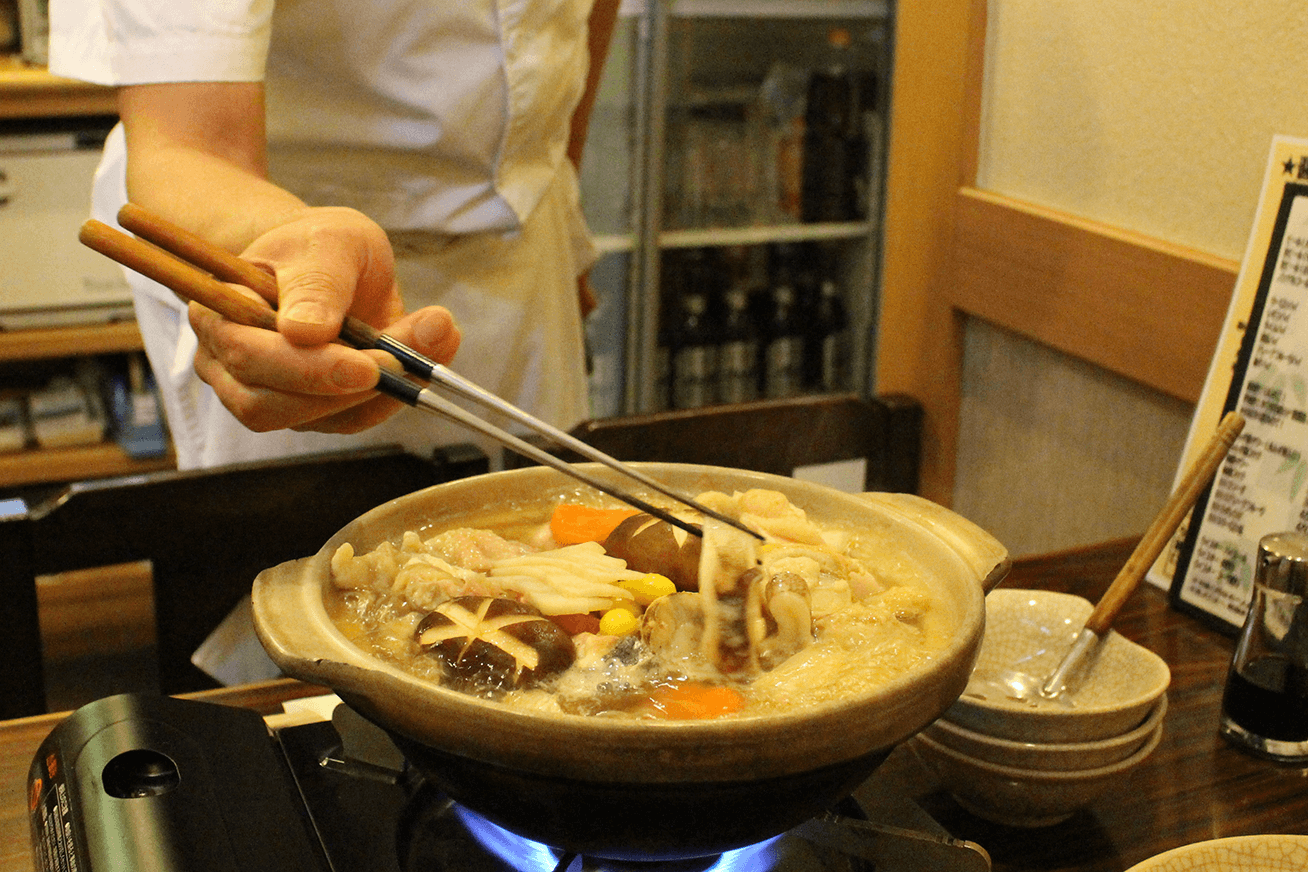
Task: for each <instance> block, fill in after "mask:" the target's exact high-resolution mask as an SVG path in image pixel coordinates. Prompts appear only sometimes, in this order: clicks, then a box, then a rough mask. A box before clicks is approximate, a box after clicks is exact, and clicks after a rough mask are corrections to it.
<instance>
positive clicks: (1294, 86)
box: [954, 0, 1308, 555]
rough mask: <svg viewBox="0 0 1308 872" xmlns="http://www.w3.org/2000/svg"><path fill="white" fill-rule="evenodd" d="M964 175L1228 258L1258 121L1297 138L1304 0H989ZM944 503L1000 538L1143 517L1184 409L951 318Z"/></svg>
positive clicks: (1160, 487) (1076, 530)
mask: <svg viewBox="0 0 1308 872" xmlns="http://www.w3.org/2000/svg"><path fill="white" fill-rule="evenodd" d="M989 28H990V32H989V39H988V45H987V78H986V83H985V92H984V104H983V119H982V129H981V153H980V156H979V157H980V163H979V179H978V181H979V183H980V186H981V187H983V188H986V189H989V190H993V191H997V192H999V193H1002V194H1006V195H1008V196H1012V197H1016V198H1019V199H1023V200H1029V201H1033V202H1035V203H1039V204H1041V205H1045V206H1050V207H1053V208H1056V209H1062V210H1065V211H1068V212H1071V213H1074V214H1076V215H1080V216H1083V217H1087V218H1091V219H1094V220H1098V221H1104V222H1108V223H1110V224H1114V225H1117V226H1120V227H1124V228H1127V229H1130V230H1135V231H1139V232H1142V233H1146V234H1149V235H1152V236H1156V237H1159V238H1162V239H1164V240H1167V241H1170V242H1175V243H1179V244H1182V245H1188V246H1192V247H1195V248H1199V249H1202V250H1205V251H1208V252H1211V253H1213V254H1217V255H1221V256H1224V257H1229V258H1235V259H1239V258H1241V257H1242V256H1243V253H1244V246H1245V242H1246V237H1247V236H1248V233H1249V229H1250V225H1251V223H1252V220H1253V215H1254V212H1255V210H1256V207H1257V197H1258V188H1259V185H1260V184H1261V180H1262V174H1263V166H1264V164H1265V162H1266V158H1267V153H1268V149H1269V147H1270V145H1271V138H1272V136H1273V134H1276V133H1285V134H1290V135H1297V136H1305V137H1308V95H1306V94H1305V87H1304V83H1305V81H1308V6H1305V5H1304V3H1303V2H1302V0H1260V2H1256V3H1249V2H1245V0H1238V2H1235V0H1150V2H1143V3H1142V2H1140V0H991V2H990V14H989ZM963 392H964V397H963V405H962V409H961V416H962V419H961V439H960V443H961V444H960V449H959V455H958V460H959V473H958V479H957V484H956V491H955V499H954V506H955V508H956V509H957V510H958V511H960V512H962V513H963V514H964V515H965V516H967V517H969V518H972V519H973V520H975V521H976V522H977V523H979V524H981V525H982V526H984V527H986V528H987V529H989V530H990V531H991V532H993V533H994V534H995V535H996V536H998V537H999V539H1000V540H1002V541H1004V542H1005V543H1006V544H1007V545H1008V546H1009V549H1010V551H1012V552H1013V553H1014V554H1019V555H1020V554H1029V553H1036V552H1043V551H1050V550H1057V549H1061V548H1067V547H1074V546H1077V545H1082V544H1088V543H1091V542H1095V541H1098V540H1102V539H1105V538H1110V537H1114V536H1120V535H1130V534H1132V533H1140V532H1143V530H1144V528H1145V526H1146V525H1147V524H1148V522H1149V520H1150V519H1151V518H1152V516H1153V514H1154V513H1155V512H1156V511H1157V509H1158V508H1159V507H1160V506H1161V504H1162V502H1163V500H1164V499H1165V498H1166V496H1167V494H1168V492H1169V491H1170V490H1171V486H1172V476H1173V474H1174V472H1175V467H1176V462H1177V460H1178V458H1179V456H1180V451H1181V446H1182V443H1183V440H1184V437H1185V432H1186V430H1187V428H1188V425H1189V417H1190V412H1191V410H1190V408H1189V407H1188V406H1186V405H1184V404H1181V403H1178V402H1176V401H1174V400H1170V399H1168V398H1166V397H1161V396H1158V395H1155V394H1153V393H1152V392H1151V391H1148V390H1146V389H1143V388H1141V387H1139V386H1137V385H1134V384H1131V383H1129V382H1126V381H1123V380H1121V379H1118V378H1116V377H1115V376H1109V375H1107V374H1105V373H1102V372H1099V371H1097V370H1095V369H1094V368H1092V367H1088V366H1086V365H1084V364H1082V363H1081V362H1079V361H1075V360H1071V359H1068V358H1066V357H1064V356H1062V355H1059V354H1057V353H1055V352H1052V351H1050V350H1049V349H1046V348H1042V347H1040V346H1037V345H1035V344H1033V343H1030V342H1027V341H1025V340H1022V339H1019V338H1017V337H1014V336H1011V335H1009V334H1006V333H1004V332H1002V331H998V330H995V329H993V328H991V327H988V326H987V325H983V324H972V325H970V326H969V328H968V334H967V346H966V353H965V363H964V374H963Z"/></svg>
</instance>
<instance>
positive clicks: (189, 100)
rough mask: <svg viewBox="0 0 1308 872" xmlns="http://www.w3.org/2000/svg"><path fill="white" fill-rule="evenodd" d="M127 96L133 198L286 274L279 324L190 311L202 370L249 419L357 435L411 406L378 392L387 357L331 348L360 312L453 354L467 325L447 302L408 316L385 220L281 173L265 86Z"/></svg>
mask: <svg viewBox="0 0 1308 872" xmlns="http://www.w3.org/2000/svg"><path fill="white" fill-rule="evenodd" d="M118 103H119V113H120V117H121V118H122V122H123V127H124V130H125V132H126V137H127V154H128V168H127V190H128V195H129V197H130V199H131V200H132V201H133V202H135V203H137V204H138V205H141V206H143V207H145V208H147V209H150V210H152V211H154V212H157V213H158V214H160V215H162V216H163V217H165V218H167V219H169V220H171V221H173V222H174V223H176V224H179V225H181V226H182V227H185V228H187V229H189V230H191V231H193V232H195V233H198V234H200V235H201V236H204V237H205V238H207V239H209V240H211V241H213V242H216V243H218V244H219V245H222V246H223V247H225V248H227V249H228V250H230V251H233V252H236V253H238V254H241V255H242V256H243V257H245V258H246V259H247V260H250V261H252V262H254V263H256V264H258V265H260V266H261V267H263V268H265V269H268V270H269V271H271V272H272V273H273V274H274V275H276V276H277V280H278V285H279V289H280V299H279V300H278V301H276V302H277V305H278V332H277V333H271V332H269V331H263V330H255V329H253V328H246V327H241V326H240V325H236V324H232V323H231V322H228V321H225V320H223V319H221V318H219V317H218V316H217V315H215V314H214V313H212V312H210V311H208V310H204V309H201V308H200V307H198V306H194V305H192V306H191V310H190V319H191V324H192V326H193V327H194V328H195V332H196V335H197V337H198V338H199V340H200V348H199V350H198V351H197V353H196V357H195V370H196V373H197V374H198V375H199V376H200V377H201V378H202V379H204V381H205V382H207V383H208V384H210V385H211V386H212V387H213V388H214V390H215V391H216V392H217V394H218V397H219V399H220V400H221V401H222V402H223V405H225V406H226V407H227V408H228V409H229V410H231V412H232V413H233V414H234V415H235V416H236V417H237V418H238V419H239V420H240V421H241V422H242V423H244V424H245V425H246V426H247V427H249V428H251V429H253V430H258V431H263V430H274V429H282V428H287V427H293V428H297V429H311V430H322V431H327V432H356V431H358V430H361V429H365V428H366V427H369V426H372V425H373V424H376V423H379V422H380V421H382V420H384V419H385V418H387V417H389V416H390V415H391V414H393V413H394V412H395V411H397V410H398V408H399V406H398V404H396V403H394V402H393V401H391V400H387V399H385V398H382V397H378V396H377V395H376V394H375V393H374V392H373V391H372V390H371V388H372V387H373V386H375V384H376V382H377V377H378V366H379V365H381V364H385V363H389V361H388V359H387V356H386V355H382V354H380V353H378V352H361V351H356V350H354V349H350V348H346V347H344V346H342V345H339V344H332V343H330V340H331V339H332V338H333V337H335V336H336V334H337V333H338V331H339V329H340V323H341V319H342V317H343V316H344V314H345V313H346V312H347V311H348V312H349V313H351V314H353V315H355V316H356V317H358V318H361V319H363V320H364V321H367V322H368V323H370V324H373V325H375V326H378V327H385V328H386V329H387V331H388V332H389V333H391V334H392V335H394V336H395V337H396V338H398V339H400V340H401V341H402V342H407V343H409V344H410V345H413V346H415V347H417V348H418V349H419V350H420V351H423V352H424V353H426V354H427V355H428V356H429V357H432V358H434V359H436V360H438V361H441V362H448V361H449V360H450V358H451V357H452V356H453V354H454V350H455V348H457V346H458V340H459V336H458V330H457V328H455V327H454V324H453V321H452V319H451V318H450V315H449V313H448V312H447V311H445V310H444V309H440V308H438V307H428V308H426V309H421V310H419V311H418V312H414V313H410V314H407V315H406V314H405V312H404V309H403V304H402V302H401V299H400V295H399V291H398V288H397V287H396V285H395V276H394V257H393V254H392V252H391V249H390V243H389V241H388V240H387V238H386V234H385V232H384V231H382V229H381V228H380V227H378V226H377V225H376V224H375V223H374V222H372V221H370V220H369V219H367V218H366V217H365V216H363V215H362V214H361V213H359V212H356V211H354V210H351V209H343V208H310V207H308V206H306V205H305V204H304V203H303V202H301V201H300V200H299V199H298V198H297V197H295V196H293V195H292V194H290V193H289V192H287V191H285V190H283V189H282V188H280V187H278V186H277V185H275V184H273V183H272V182H270V181H269V180H268V178H267V175H266V159H265V155H266V146H265V139H264V126H263V109H264V106H263V87H262V85H260V84H258V83H243V82H222V83H180V84H160V85H136V86H130V87H126V88H123V89H122V90H121V91H120V92H119V100H118Z"/></svg>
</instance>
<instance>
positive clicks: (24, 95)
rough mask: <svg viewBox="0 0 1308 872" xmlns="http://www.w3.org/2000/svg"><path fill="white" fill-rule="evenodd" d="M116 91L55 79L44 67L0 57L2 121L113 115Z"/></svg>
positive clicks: (11, 57)
mask: <svg viewBox="0 0 1308 872" xmlns="http://www.w3.org/2000/svg"><path fill="white" fill-rule="evenodd" d="M117 111H118V105H117V100H116V97H115V95H114V89H113V88H106V87H103V86H101V85H90V84H87V83H86V82H78V81H74V80H72V79H65V78H62V77H60V76H52V75H50V73H49V72H48V71H47V70H46V69H45V68H44V67H38V66H34V65H32V64H28V63H25V62H24V61H23V60H22V59H21V58H18V57H15V56H13V55H0V119H6V118H51V117H61V116H69V115H113V114H115V113H117Z"/></svg>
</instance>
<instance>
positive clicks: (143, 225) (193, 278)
mask: <svg viewBox="0 0 1308 872" xmlns="http://www.w3.org/2000/svg"><path fill="white" fill-rule="evenodd" d="M118 222H119V224H121V225H122V226H123V227H124V228H125V229H127V230H130V231H131V232H132V233H135V234H136V235H137V236H138V237H140V239H136V238H133V237H131V236H128V235H127V234H125V233H121V232H119V231H118V230H116V229H115V228H113V227H110V226H108V225H107V224H104V223H103V222H100V221H95V220H90V221H87V222H86V223H85V224H83V225H82V229H81V233H80V234H79V239H80V240H81V241H82V243H83V244H84V245H86V246H88V247H89V248H92V249H94V250H95V251H97V252H99V253H100V254H103V255H105V256H106V257H109V258H111V259H113V260H115V261H117V262H118V263H120V264H122V265H124V266H126V267H128V268H129V269H132V270H134V271H136V272H138V273H141V274H142V275H144V276H146V277H148V278H151V279H153V280H154V281H157V282H159V283H160V284H161V285H164V286H165V287H167V288H169V289H171V290H172V291H173V292H174V293H176V294H178V295H180V296H181V297H183V298H184V299H187V300H191V301H194V302H197V303H200V304H201V305H203V306H207V307H208V308H210V309H213V310H214V311H215V312H218V313H219V314H221V315H222V316H223V317H225V318H227V319H228V320H231V321H234V322H236V323H239V324H243V325H246V326H249V327H258V328H261V329H264V330H273V331H276V329H277V316H276V314H275V312H274V311H273V310H272V309H271V308H268V307H265V306H261V305H259V304H258V303H257V302H255V301H253V300H250V299H248V298H247V297H245V296H243V295H241V294H239V293H237V292H236V291H234V290H233V289H232V288H230V287H228V286H227V285H226V284H224V282H230V283H232V284H239V285H244V286H245V287H248V288H250V289H251V290H253V291H254V292H255V293H257V294H258V295H259V296H261V297H263V298H264V299H265V300H267V301H268V302H269V303H270V304H271V305H276V302H277V281H276V279H275V278H274V277H273V276H272V275H270V274H269V273H266V272H264V271H263V270H261V269H259V268H258V267H256V266H254V265H253V264H251V263H249V262H248V261H244V260H241V259H240V258H239V257H236V256H235V255H233V254H231V253H230V252H228V251H226V250H225V249H222V248H219V247H218V246H216V245H213V244H212V243H210V242H208V241H207V240H205V239H203V238H201V237H199V236H197V235H195V234H193V233H190V232H189V231H187V230H185V229H183V228H180V227H177V226H176V225H174V224H172V223H170V222H168V221H167V220H165V219H163V218H161V217H160V216H158V215H155V214H153V213H151V212H149V211H148V210H146V209H144V208H142V207H140V206H137V205H135V204H131V203H129V204H127V205H125V206H123V208H122V209H121V210H120V211H119V213H118ZM141 240H145V241H144V242H143V241H141ZM148 243H153V244H148ZM155 246H158V247H157V248H156V247H155ZM340 338H341V339H342V341H344V342H345V343H346V344H348V345H351V346H353V347H355V348H360V349H378V350H381V351H386V352H389V353H390V354H392V355H393V356H394V357H395V358H396V359H397V360H399V361H400V363H401V365H402V366H403V367H404V369H405V370H406V371H408V372H410V373H413V374H414V375H416V376H418V377H419V378H421V379H423V380H424V381H427V382H430V383H433V384H435V385H437V386H439V387H442V388H444V389H446V390H448V391H450V392H451V393H453V394H455V395H456V396H459V397H462V398H463V399H466V400H470V401H472V402H475V403H478V404H479V405H482V406H485V407H487V408H490V409H493V410H494V411H496V412H499V413H500V414H502V415H505V416H506V417H508V418H510V419H511V420H513V421H516V422H518V423H519V424H522V425H523V426H525V427H527V428H528V429H530V430H532V431H534V432H536V433H538V434H540V435H542V436H544V437H546V438H547V439H550V440H551V441H553V442H554V443H555V444H558V445H562V446H564V447H566V448H570V449H571V450H573V451H575V452H577V453H578V454H580V455H582V456H583V457H586V458H589V459H590V460H594V461H597V462H599V463H601V464H603V465H605V466H607V467H609V468H610V469H613V470H615V471H617V472H620V473H622V474H623V475H626V476H628V477H630V478H632V479H634V480H636V481H638V482H640V483H641V484H644V485H645V486H647V487H649V488H651V489H653V490H655V491H657V492H658V493H661V494H663V495H664V496H667V497H670V498H671V499H673V500H676V501H677V502H680V503H682V504H683V505H686V506H689V507H691V508H693V509H695V510H696V511H698V512H701V513H702V514H704V515H706V516H707V517H710V518H714V519H716V520H718V521H721V522H722V523H725V524H728V525H730V526H732V527H734V528H736V529H738V530H741V531H743V532H745V533H748V534H749V535H751V536H754V537H755V538H758V539H762V536H760V535H759V534H758V533H757V532H755V531H753V530H750V529H749V528H748V527H745V526H744V525H742V524H741V523H740V522H739V521H736V520H735V519H733V518H729V517H727V516H725V515H723V514H721V513H719V512H717V511H714V510H713V509H710V508H709V507H707V506H704V505H701V504H700V503H699V502H697V501H695V500H693V499H691V498H689V497H687V496H684V495H682V494H679V493H677V492H676V491H674V490H672V489H670V488H668V487H667V486H666V485H664V484H662V483H660V482H659V481H658V480H656V479H654V478H651V477H650V476H648V475H645V474H644V473H642V472H640V471H639V470H636V469H633V468H631V467H629V466H627V465H626V464H625V463H622V462H621V461H619V460H617V459H616V458H613V457H611V456H609V455H608V454H605V453H604V452H602V451H599V450H598V449H596V448H594V447H593V446H590V445H587V444H586V443H585V442H582V441H581V440H580V439H577V438H576V437H574V436H572V435H571V434H569V433H565V432H564V431H562V430H560V429H558V428H557V427H554V426H552V425H550V424H548V423H546V422H544V421H542V420H540V419H539V418H536V417H535V416H533V415H529V414H528V413H526V412H524V411H523V410H521V409H519V408H517V407H516V406H514V405H512V404H511V403H509V402H507V401H506V400H504V399H503V398H501V397H498V396H496V395H495V394H493V393H491V392H490V391H487V390H485V389H484V388H482V387H480V386H478V385H476V384H475V383H473V382H471V381H468V380H467V379H465V378H463V377H462V376H459V375H457V374H456V373H454V372H453V371H451V370H450V369H449V368H447V367H445V366H443V365H441V364H439V363H436V362H435V361H433V360H431V359H430V358H428V357H426V356H424V355H422V354H420V353H418V352H417V351H415V350H414V349H412V348H410V347H409V346H407V345H405V344H404V343H402V342H400V341H399V340H397V339H395V338H393V337H391V336H387V335H386V334H384V333H382V332H381V331H379V330H377V329H376V328H374V327H372V326H371V325H369V324H366V323H364V322H362V321H360V320H358V319H357V318H353V317H347V318H346V319H345V323H344V324H343V325H342V328H341V333H340ZM377 389H378V390H379V391H380V392H382V393H384V394H386V395H387V396H390V397H392V398H394V399H397V400H399V401H401V402H403V403H405V404H407V405H410V406H413V407H415V408H419V409H422V410H424V411H428V412H433V413H435V414H438V415H441V416H443V417H446V418H449V419H451V420H454V421H456V422H458V423H460V424H462V425H464V426H466V427H468V428H470V429H472V430H475V431H476V432H478V433H481V434H483V435H485V436H488V437H490V438H491V439H494V440H495V441H497V442H499V443H501V444H502V445H505V446H507V447H509V448H511V449H512V450H514V451H516V452H518V453H519V454H522V455H524V456H525V457H528V458H530V459H532V460H535V461H536V462H537V463H540V464H543V465H545V466H549V467H552V468H554V469H556V470H558V471H560V472H563V473H564V474H566V475H569V476H571V477H573V478H575V479H577V480H579V481H581V482H583V483H585V484H588V485H590V486H591V487H593V488H595V489H596V490H599V491H601V492H603V493H607V494H609V495H610V496H613V497H616V498H617V499H619V500H622V501H623V502H625V503H627V504H629V505H631V506H634V507H635V508H638V509H640V510H641V511H643V512H647V513H649V514H650V515H653V516H654V517H656V518H659V519H661V520H663V521H666V522H668V523H669V524H673V525H674V526H677V527H679V528H681V529H682V530H685V531H687V532H688V533H692V534H694V535H696V536H701V535H703V531H702V530H701V529H700V528H699V527H697V526H695V525H694V524H691V523H688V522H686V521H683V520H682V519H680V518H678V517H676V516H675V515H672V514H670V513H668V512H666V511H664V510H663V509H660V508H658V507H657V506H653V505H651V504H650V503H648V502H646V501H645V500H642V499H641V498H640V497H637V496H635V495H634V494H631V493H629V492H628V491H626V490H624V489H622V488H618V487H616V486H615V485H612V484H610V483H608V482H605V481H603V480H602V479H597V478H595V477H593V476H591V475H589V474H587V473H585V472H583V471H581V470H579V469H577V468H576V467H575V466H573V465H572V464H569V463H567V462H565V461H563V460H561V459H560V458H558V457H555V456H554V455H552V454H550V453H548V452H546V451H543V450H541V449H540V448H537V447H536V446H535V445H532V444H531V443H529V442H526V441H524V440H522V439H520V438H518V437H517V436H514V435H513V434H511V433H509V432H507V431H505V430H502V429H500V428H499V427H496V426H495V425H493V424H491V423H489V422H487V421H484V420H482V419H481V418H479V417H477V416H476V415H474V414H472V413H471V412H468V411H467V410H466V409H463V408H462V407H460V406H457V405H455V404H454V403H452V402H450V401H449V400H447V399H445V398H444V397H442V396H440V395H439V394H436V393H435V392H434V391H432V390H431V389H430V388H427V387H423V386H422V385H419V384H416V383H414V382H412V381H409V380H408V379H406V378H404V377H403V376H400V375H397V374H395V373H393V372H390V371H388V370H386V369H383V370H382V371H381V378H380V380H379V382H378V384H377Z"/></svg>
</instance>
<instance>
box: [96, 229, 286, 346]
mask: <svg viewBox="0 0 1308 872" xmlns="http://www.w3.org/2000/svg"><path fill="white" fill-rule="evenodd" d="M78 239H80V240H81V242H82V244H83V245H85V246H87V247H88V248H90V249H92V250H94V251H98V252H99V253H100V254H103V255H104V256H105V257H108V258H110V259H111V260H115V261H117V262H118V263H121V264H122V265H123V266H125V267H127V268H128V269H132V270H135V271H136V272H138V273H140V274H141V275H143V276H145V277H146V278H150V279H154V280H155V281H156V282H158V283H159V284H161V285H163V286H164V287H166V288H168V289H170V290H172V291H173V292H174V293H176V294H177V295H178V296H180V297H182V298H183V299H185V300H190V301H193V302H196V303H199V304H200V305H202V306H206V307H208V308H210V309H213V310H214V311H215V312H217V313H218V314H220V315H222V316H223V317H224V318H226V319H228V320H229V321H235V322H236V323H238V324H244V325H245V326H247V327H260V328H262V329H264V330H274V331H275V330H276V329H277V314H276V313H275V312H274V311H273V310H272V309H270V308H268V307H267V306H264V305H260V304H259V303H258V302H256V301H254V300H251V299H250V298H249V297H246V296H243V295H242V294H239V293H237V292H236V291H234V290H233V289H232V288H231V287H229V286H228V285H225V284H223V283H222V282H220V281H219V280H218V279H216V278H214V277H213V276H211V275H209V274H208V273H206V272H203V271H202V270H199V269H197V268H196V267H194V266H191V265H190V264H189V263H186V262H184V261H182V260H179V259H178V258H176V257H174V256H172V255H171V254H169V253H168V252H166V251H161V250H160V249H158V248H156V247H155V246H153V245H150V244H149V243H147V242H142V241H141V240H139V239H136V238H134V237H132V236H128V235H127V234H126V233H123V232H122V231H120V230H117V229H115V228H113V227H110V226H109V225H108V224H105V223H103V222H101V221H96V220H95V219H94V218H93V219H91V220H89V221H87V222H86V223H85V224H83V225H82V229H81V232H79V233H78Z"/></svg>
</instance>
